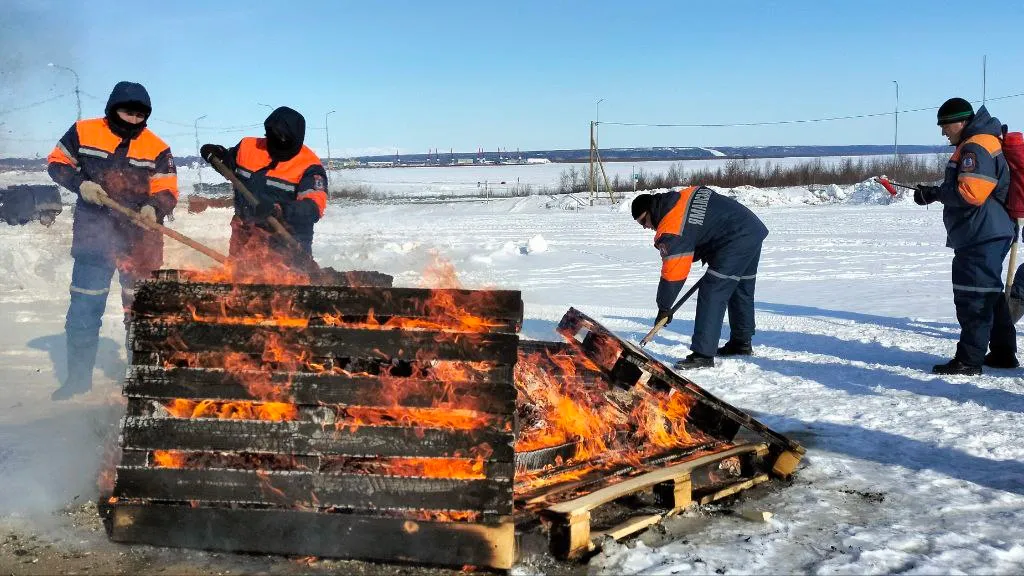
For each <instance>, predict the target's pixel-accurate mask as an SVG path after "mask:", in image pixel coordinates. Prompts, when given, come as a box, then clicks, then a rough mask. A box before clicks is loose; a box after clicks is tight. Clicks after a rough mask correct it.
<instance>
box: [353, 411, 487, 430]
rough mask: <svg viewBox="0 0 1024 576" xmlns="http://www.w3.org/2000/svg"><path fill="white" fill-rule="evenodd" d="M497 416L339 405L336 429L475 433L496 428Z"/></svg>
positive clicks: (470, 412)
mask: <svg viewBox="0 0 1024 576" xmlns="http://www.w3.org/2000/svg"><path fill="white" fill-rule="evenodd" d="M496 422H497V417H496V416H494V415H492V414H485V413H481V412H476V411H474V410H451V409H442V408H406V407H402V406H389V407H386V408H381V407H375V406H339V407H338V420H337V423H336V427H337V428H339V429H340V428H346V427H347V428H353V427H359V426H414V427H423V428H442V429H448V430H476V429H479V428H485V427H489V426H494V425H495V423H496Z"/></svg>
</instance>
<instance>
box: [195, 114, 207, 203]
mask: <svg viewBox="0 0 1024 576" xmlns="http://www.w3.org/2000/svg"><path fill="white" fill-rule="evenodd" d="M203 118H206V114H203V115H202V116H200V117H199V118H196V121H195V122H193V123H192V126H193V127H194V128H195V130H196V154H199V121H200V120H202V119H203ZM200 156H201V155H200ZM202 192H203V163H202V162H200V163H199V193H200V194H201V193H202Z"/></svg>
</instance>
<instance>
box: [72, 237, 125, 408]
mask: <svg viewBox="0 0 1024 576" xmlns="http://www.w3.org/2000/svg"><path fill="white" fill-rule="evenodd" d="M116 268H117V267H116V266H115V264H114V263H113V262H111V261H109V260H106V259H103V258H97V257H82V256H80V257H78V258H75V265H74V268H73V269H72V271H71V304H70V305H69V306H68V315H67V319H66V321H65V322H64V332H65V334H66V336H67V347H68V380H67V382H66V383H65V386H69V387H72V388H76V389H89V388H90V387H92V369H93V366H94V365H95V364H96V349H97V347H98V346H99V339H100V326H101V325H102V323H103V310H104V309H105V308H106V307H107V294H108V293H109V292H110V280H111V278H113V276H114V271H115V269H116ZM118 276H119V280H120V283H121V304H122V306H123V307H124V310H125V328H127V326H128V311H129V310H131V305H132V301H133V300H134V298H135V283H136V281H137V280H138V277H137V276H134V275H132V274H131V273H129V272H125V271H123V270H122V271H121V272H120V273H119V275H118Z"/></svg>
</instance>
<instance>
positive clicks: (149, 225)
mask: <svg viewBox="0 0 1024 576" xmlns="http://www.w3.org/2000/svg"><path fill="white" fill-rule="evenodd" d="M100 203H101V204H103V205H104V206H106V207H107V208H110V209H111V210H114V211H116V212H119V213H121V214H124V215H125V216H127V217H128V219H129V220H131V221H132V222H133V223H135V224H136V225H138V226H141V227H142V228H146V229H148V230H156V231H158V232H160V233H161V234H163V235H164V236H169V237H171V238H174V239H175V240H177V241H178V242H181V243H182V244H184V245H186V246H188V247H189V248H192V249H194V250H197V251H199V252H202V253H203V254H205V255H206V256H209V257H210V258H213V259H214V260H216V261H217V262H220V263H221V264H224V263H226V262H227V261H228V257H227V256H225V255H224V254H221V253H220V252H217V251H216V250H214V249H213V248H210V247H209V246H205V245H203V244H200V243H199V242H196V241H195V240H193V239H191V238H189V237H188V236H185V235H184V234H182V233H180V232H176V231H174V230H171V229H170V228H168V227H166V226H164V225H163V224H157V223H156V222H150V221H149V220H146V219H145V218H143V217H142V215H141V214H139V213H138V212H136V211H134V210H131V209H129V208H127V207H125V206H122V205H121V204H118V203H117V202H116V201H114V200H112V199H111V198H110V197H109V196H102V197H101V198H100Z"/></svg>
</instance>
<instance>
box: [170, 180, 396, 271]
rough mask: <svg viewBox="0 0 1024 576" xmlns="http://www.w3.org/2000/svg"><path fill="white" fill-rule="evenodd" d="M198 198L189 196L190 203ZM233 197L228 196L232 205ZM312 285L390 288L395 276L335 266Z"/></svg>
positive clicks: (326, 269) (321, 269)
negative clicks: (342, 268) (335, 267)
mask: <svg viewBox="0 0 1024 576" xmlns="http://www.w3.org/2000/svg"><path fill="white" fill-rule="evenodd" d="M195 198H197V197H196V196H192V197H190V198H189V201H190V203H191V202H193V201H194V200H195ZM230 201H231V198H230V197H228V204H229V205H230ZM203 274H204V273H203V272H193V271H191V270H157V271H156V272H154V273H153V278H155V279H156V280H164V281H172V282H192V281H193V280H195V279H196V278H202V277H203ZM310 280H311V282H310V284H311V285H324V286H350V287H357V286H358V287H364V288H366V287H376V288H390V287H391V286H392V284H393V283H394V277H393V276H391V275H390V274H384V273H383V272H377V271H376V270H335V269H334V268H330V267H328V268H320V269H319V270H318V271H317V274H316V277H315V278H311V279H310Z"/></svg>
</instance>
